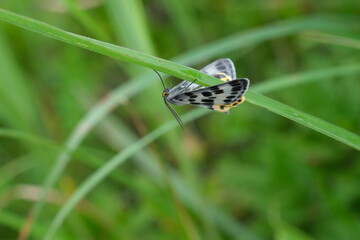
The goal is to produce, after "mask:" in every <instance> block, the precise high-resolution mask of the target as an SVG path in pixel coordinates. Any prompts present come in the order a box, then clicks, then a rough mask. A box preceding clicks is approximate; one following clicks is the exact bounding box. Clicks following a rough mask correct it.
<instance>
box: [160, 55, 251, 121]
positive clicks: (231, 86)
mask: <svg viewBox="0 0 360 240" xmlns="http://www.w3.org/2000/svg"><path fill="white" fill-rule="evenodd" d="M200 71H201V72H203V73H205V74H207V75H210V76H213V77H215V78H218V79H220V80H222V81H224V82H225V83H222V84H218V85H214V86H211V87H203V86H201V85H198V84H196V83H194V82H189V81H186V80H184V81H182V82H180V83H179V84H178V85H176V86H175V87H173V88H170V87H169V88H166V87H165V84H164V82H163V81H162V79H161V77H160V79H161V81H162V83H163V86H164V91H163V92H162V97H163V98H164V102H165V104H166V106H167V107H168V108H169V110H170V111H171V112H172V114H173V115H174V116H175V118H176V120H177V121H178V122H179V124H180V126H181V127H183V124H182V121H181V119H180V117H179V116H178V115H177V113H176V112H175V110H174V109H173V108H171V107H170V105H169V104H168V103H171V104H174V105H177V106H181V105H185V104H190V105H194V106H198V107H203V108H208V109H211V110H214V111H217V112H222V113H226V114H229V113H230V112H229V110H230V108H233V107H236V106H237V105H238V104H240V103H242V102H244V101H245V97H244V94H245V92H246V91H247V90H248V88H249V85H250V81H249V79H247V78H236V71H235V66H234V63H233V62H232V61H231V60H230V59H229V58H222V59H218V60H216V61H214V62H212V63H210V64H209V65H207V66H205V67H204V68H202V69H201V70H200ZM159 76H160V75H159Z"/></svg>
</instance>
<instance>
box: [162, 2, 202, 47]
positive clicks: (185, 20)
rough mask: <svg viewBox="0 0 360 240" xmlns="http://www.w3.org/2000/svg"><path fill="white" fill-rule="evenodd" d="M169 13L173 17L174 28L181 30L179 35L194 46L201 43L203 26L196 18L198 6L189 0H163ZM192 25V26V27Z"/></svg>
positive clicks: (189, 44)
mask: <svg viewBox="0 0 360 240" xmlns="http://www.w3.org/2000/svg"><path fill="white" fill-rule="evenodd" d="M161 2H162V4H163V5H164V7H165V8H166V9H167V14H168V16H169V18H170V19H172V24H174V25H175V26H176V27H175V28H174V29H176V30H178V31H180V33H179V34H178V35H180V36H181V38H182V39H181V40H182V41H185V43H186V45H187V46H194V45H198V43H200V39H201V34H202V31H201V30H202V28H201V27H200V26H199V24H201V23H200V22H199V21H198V20H197V19H196V6H195V5H194V4H193V2H192V1H189V0H173V1H168V0H162V1H161ZM190 26H191V27H190Z"/></svg>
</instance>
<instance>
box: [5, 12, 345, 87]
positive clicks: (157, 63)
mask: <svg viewBox="0 0 360 240" xmlns="http://www.w3.org/2000/svg"><path fill="white" fill-rule="evenodd" d="M0 20H3V21H6V22H9V23H12V24H15V25H17V26H20V27H23V28H25V29H28V30H31V31H34V32H37V33H40V34H42V35H44V36H47V37H51V38H54V39H57V40H60V41H63V42H66V43H69V44H72V45H75V46H78V47H81V48H84V49H87V50H90V51H94V52H97V53H100V54H103V55H106V56H110V57H114V58H116V59H120V60H122V61H125V62H129V63H134V64H138V65H140V66H144V67H148V68H151V69H155V70H158V71H161V72H164V73H167V74H170V75H172V76H175V77H178V78H180V79H185V80H189V81H193V80H195V79H196V80H197V81H198V82H202V83H204V84H208V85H214V84H217V83H219V80H217V79H215V78H213V77H210V76H208V75H206V74H204V73H201V72H199V71H197V70H195V69H193V68H190V67H187V66H183V65H180V64H177V63H175V62H171V61H168V60H165V59H161V58H158V57H154V56H151V55H148V54H144V53H141V52H137V51H134V50H131V49H128V48H124V47H120V46H117V45H113V44H109V43H105V42H101V41H98V40H95V39H91V38H87V37H84V36H81V35H77V34H74V33H70V32H67V31H64V30H61V29H60V28H57V27H54V26H51V25H49V24H46V23H43V22H40V21H37V20H34V19H31V18H28V17H24V16H21V15H18V14H16V13H12V12H9V11H6V10H3V9H0ZM330 23H331V24H330ZM347 25H348V24H345V23H342V22H341V21H338V20H337V19H333V18H327V17H323V18H321V17H312V18H306V19H299V20H292V21H285V22H284V23H282V24H278V25H275V26H267V27H263V28H261V29H254V30H251V31H247V32H244V33H240V34H238V35H235V36H230V37H229V38H224V39H223V40H222V42H221V43H218V44H217V46H216V47H217V49H215V48H214V47H211V46H208V47H207V49H206V56H212V55H214V53H213V52H214V51H216V52H217V53H219V51H220V52H228V51H229V49H234V48H241V47H244V46H247V45H253V44H255V43H258V42H260V41H263V40H264V39H271V38H275V37H281V36H284V35H289V34H292V33H295V32H299V31H302V30H309V29H315V30H323V31H327V30H337V29H339V28H345V29H347V28H349V26H347ZM197 51H198V52H197V53H196V52H192V53H191V54H193V55H192V56H196V54H199V53H201V54H204V52H203V50H202V49H201V48H199V49H198V50H197ZM184 57H185V56H184Z"/></svg>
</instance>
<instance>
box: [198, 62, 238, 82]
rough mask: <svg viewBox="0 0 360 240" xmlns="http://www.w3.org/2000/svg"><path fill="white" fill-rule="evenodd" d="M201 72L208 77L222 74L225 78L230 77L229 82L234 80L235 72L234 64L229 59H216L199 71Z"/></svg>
mask: <svg viewBox="0 0 360 240" xmlns="http://www.w3.org/2000/svg"><path fill="white" fill-rule="evenodd" d="M200 71H201V72H203V73H205V74H207V75H210V76H215V77H216V74H218V73H224V74H226V75H227V76H229V77H230V79H231V80H233V79H236V71H235V66H234V63H233V62H232V61H231V59H229V58H221V59H218V60H216V61H214V62H212V63H210V64H209V65H207V66H205V67H204V68H202V69H201V70H200Z"/></svg>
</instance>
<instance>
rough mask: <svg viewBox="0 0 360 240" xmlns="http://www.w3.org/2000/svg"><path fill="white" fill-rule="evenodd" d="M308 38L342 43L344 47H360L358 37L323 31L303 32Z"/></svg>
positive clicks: (333, 43) (330, 42) (328, 42)
mask: <svg viewBox="0 0 360 240" xmlns="http://www.w3.org/2000/svg"><path fill="white" fill-rule="evenodd" d="M302 37H303V38H305V39H306V40H311V41H314V42H320V43H327V44H332V45H340V46H344V47H350V48H356V49H360V41H359V40H358V39H354V38H350V37H344V36H339V35H334V34H328V33H323V32H307V33H304V34H302Z"/></svg>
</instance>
